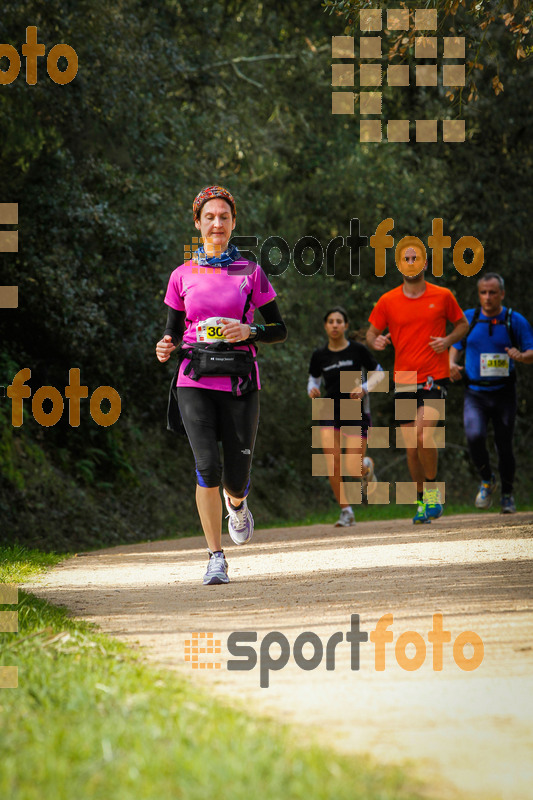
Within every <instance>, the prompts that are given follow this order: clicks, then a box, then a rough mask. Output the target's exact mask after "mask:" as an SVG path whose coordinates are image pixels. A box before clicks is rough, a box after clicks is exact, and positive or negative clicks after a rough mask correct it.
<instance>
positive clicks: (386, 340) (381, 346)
mask: <svg viewBox="0 0 533 800" xmlns="http://www.w3.org/2000/svg"><path fill="white" fill-rule="evenodd" d="M388 344H391V338H390V333H387V334H385V336H383V334H380V335H379V336H376V338H375V339H374V344H373V345H372V346H373V348H374V350H385V348H386V347H387V345H388Z"/></svg>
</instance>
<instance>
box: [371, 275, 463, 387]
mask: <svg viewBox="0 0 533 800" xmlns="http://www.w3.org/2000/svg"><path fill="white" fill-rule="evenodd" d="M462 316H463V312H462V311H461V308H460V307H459V304H458V302H457V300H456V299H455V297H454V296H453V294H452V293H451V292H450V290H449V289H445V288H444V287H442V286H435V284H433V283H426V290H425V292H424V294H421V295H420V297H415V298H411V297H407V296H406V295H405V294H404V292H403V284H401V285H400V286H398V287H397V288H396V289H392V290H391V291H390V292H385V294H384V295H382V296H381V297H380V298H379V300H378V302H377V303H376V305H375V306H374V309H373V311H372V313H371V314H370V317H369V322H371V323H372V325H374V327H375V328H377V329H378V331H383V330H384V329H385V328H388V329H389V332H390V334H391V339H392V344H393V345H394V350H395V353H394V372H395V373H396V372H414V371H415V370H416V372H417V383H425V381H426V379H427V377H428V376H429V375H431V376H432V377H433V378H434V379H435V380H439V379H442V378H449V377H450V367H449V362H448V351H447V350H445V351H444V353H435V351H434V350H433V349H432V348H431V347H430V346H429V341H430V339H429V337H430V336H446V320H448V321H449V322H453V323H455V322H458V321H459V320H460V319H461V318H462Z"/></svg>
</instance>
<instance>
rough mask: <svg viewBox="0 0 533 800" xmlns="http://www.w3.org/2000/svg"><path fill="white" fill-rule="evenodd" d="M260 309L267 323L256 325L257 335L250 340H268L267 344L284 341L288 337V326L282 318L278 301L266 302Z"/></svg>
mask: <svg viewBox="0 0 533 800" xmlns="http://www.w3.org/2000/svg"><path fill="white" fill-rule="evenodd" d="M259 311H260V312H261V316H262V317H263V319H264V321H265V325H257V326H256V327H257V336H255V337H254V338H253V339H251V340H250V341H253V342H266V344H275V343H276V342H284V341H285V339H286V338H287V328H286V326H285V323H284V322H283V320H282V318H281V314H280V313H279V308H278V304H277V303H276V301H275V300H271V301H270V303H265V305H264V306H260V307H259ZM254 324H255V323H254Z"/></svg>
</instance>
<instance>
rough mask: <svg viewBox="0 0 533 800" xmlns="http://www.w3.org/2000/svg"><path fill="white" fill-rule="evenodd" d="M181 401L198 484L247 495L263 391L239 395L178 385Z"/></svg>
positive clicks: (233, 494) (237, 495)
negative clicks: (221, 454) (260, 399)
mask: <svg viewBox="0 0 533 800" xmlns="http://www.w3.org/2000/svg"><path fill="white" fill-rule="evenodd" d="M178 404H179V408H180V414H181V418H182V420H183V425H184V426H185V430H186V432H187V436H188V437H189V442H190V445H191V448H192V451H193V454H194V460H195V462H196V477H197V481H198V484H199V485H200V486H205V487H209V488H211V487H214V486H220V483H221V479H222V462H221V459H220V450H219V447H218V442H219V441H220V442H222V450H223V453H224V480H223V486H224V488H225V490H226V491H227V492H228V494H229V495H231V496H232V497H246V495H247V494H248V491H249V488H250V469H251V466H252V456H253V452H254V445H255V435H256V433H257V424H258V422H259V392H258V391H254V392H248V393H247V394H244V395H242V396H240V397H235V396H234V395H233V394H232V393H231V392H221V391H218V390H215V389H196V388H194V387H189V386H178Z"/></svg>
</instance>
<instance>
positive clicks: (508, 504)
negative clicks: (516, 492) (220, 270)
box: [501, 494, 516, 514]
mask: <svg viewBox="0 0 533 800" xmlns="http://www.w3.org/2000/svg"><path fill="white" fill-rule="evenodd" d="M501 504H502V508H501V513H502V514H516V506H515V504H514V497H513V495H512V494H502V496H501Z"/></svg>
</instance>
